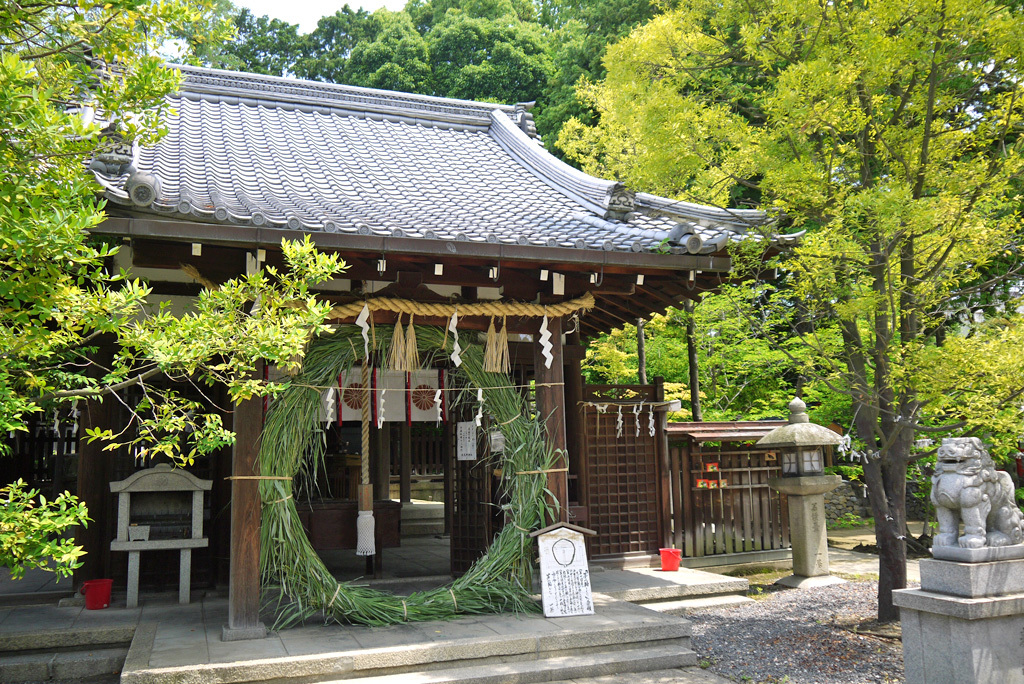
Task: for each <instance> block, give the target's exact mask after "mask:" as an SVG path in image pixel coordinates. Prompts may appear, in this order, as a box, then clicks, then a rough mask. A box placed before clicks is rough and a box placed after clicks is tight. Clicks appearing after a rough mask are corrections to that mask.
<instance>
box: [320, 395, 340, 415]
mask: <svg viewBox="0 0 1024 684" xmlns="http://www.w3.org/2000/svg"><path fill="white" fill-rule="evenodd" d="M336 392H337V390H336V389H335V388H334V387H328V388H327V389H326V390H324V392H323V394H321V395H320V422H321V423H332V422H334V421H335V420H337V419H338V404H337V403H336V401H335V394H336Z"/></svg>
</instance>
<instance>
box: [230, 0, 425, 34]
mask: <svg viewBox="0 0 1024 684" xmlns="http://www.w3.org/2000/svg"><path fill="white" fill-rule="evenodd" d="M232 1H233V3H234V4H235V5H236V6H237V7H248V8H249V11H250V12H252V13H253V14H255V15H256V16H257V17H262V16H263V15H264V14H266V15H268V16H270V17H271V18H274V19H281V20H282V21H287V22H288V23H289V24H298V25H299V30H300V31H301V32H302V33H309V32H310V31H312V30H313V29H315V28H316V22H317V21H318V20H319V19H320V17H322V16H324V15H327V14H334V12H335V11H337V10H339V9H341V8H342V6H344V5H345V1H346V0H232ZM405 2H406V0H348V4H349V5H351V6H352V7H353V8H357V7H362V8H363V9H365V10H366V11H367V12H373V11H374V10H377V9H380V8H381V7H387V8H388V9H390V10H400V9H402V8H403V7H405Z"/></svg>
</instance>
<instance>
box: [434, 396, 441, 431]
mask: <svg viewBox="0 0 1024 684" xmlns="http://www.w3.org/2000/svg"><path fill="white" fill-rule="evenodd" d="M434 406H436V407H437V424H438V425H440V424H441V388H440V387H439V388H437V389H436V390H434Z"/></svg>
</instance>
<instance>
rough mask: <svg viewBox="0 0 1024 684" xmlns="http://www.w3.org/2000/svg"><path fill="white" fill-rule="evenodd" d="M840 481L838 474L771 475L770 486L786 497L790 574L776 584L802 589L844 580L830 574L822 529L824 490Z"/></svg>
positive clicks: (825, 540) (826, 544) (826, 539)
mask: <svg viewBox="0 0 1024 684" xmlns="http://www.w3.org/2000/svg"><path fill="white" fill-rule="evenodd" d="M842 482H843V479H842V478H841V477H839V476H838V475H804V476H802V477H774V478H772V479H770V480H769V481H768V486H769V487H771V488H772V489H776V490H778V491H779V492H781V493H782V494H786V495H787V496H788V497H789V538H790V541H791V543H792V544H793V574H792V575H791V576H789V577H783V578H782V579H780V580H779V581H778V584H784V585H786V586H790V587H802V588H803V587H810V586H822V585H824V584H838V583H841V582H844V581H845V580H842V579H840V578H838V577H832V576H831V575H829V569H828V538H827V537H826V532H825V492H830V491H832V490H833V489H835V488H836V487H838V486H839V485H840V484H842Z"/></svg>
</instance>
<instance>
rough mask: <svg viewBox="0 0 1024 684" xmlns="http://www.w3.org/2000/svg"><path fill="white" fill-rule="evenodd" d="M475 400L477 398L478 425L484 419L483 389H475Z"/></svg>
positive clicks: (478, 425)
mask: <svg viewBox="0 0 1024 684" xmlns="http://www.w3.org/2000/svg"><path fill="white" fill-rule="evenodd" d="M476 400H477V408H476V426H477V427H480V424H481V423H482V422H483V420H484V391H483V390H482V389H477V391H476Z"/></svg>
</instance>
